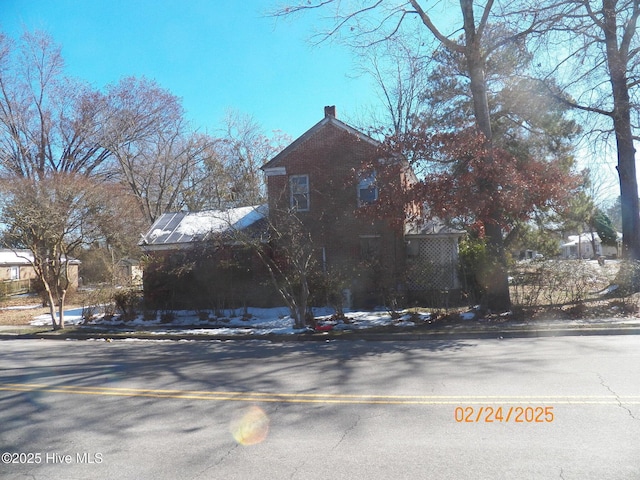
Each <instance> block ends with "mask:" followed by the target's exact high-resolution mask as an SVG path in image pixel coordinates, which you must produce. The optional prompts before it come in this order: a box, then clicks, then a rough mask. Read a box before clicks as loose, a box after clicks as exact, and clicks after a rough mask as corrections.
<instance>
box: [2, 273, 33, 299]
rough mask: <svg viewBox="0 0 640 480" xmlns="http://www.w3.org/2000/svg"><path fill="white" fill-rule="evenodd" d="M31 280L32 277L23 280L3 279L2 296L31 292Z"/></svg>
mask: <svg viewBox="0 0 640 480" xmlns="http://www.w3.org/2000/svg"><path fill="white" fill-rule="evenodd" d="M31 282H32V279H30V278H25V279H22V280H3V281H2V282H0V297H8V296H10V295H20V294H23V293H29V292H30V291H31V286H32V285H31Z"/></svg>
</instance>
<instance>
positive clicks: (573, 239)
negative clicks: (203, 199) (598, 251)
mask: <svg viewBox="0 0 640 480" xmlns="http://www.w3.org/2000/svg"><path fill="white" fill-rule="evenodd" d="M592 235H593V240H594V241H595V242H596V243H597V244H600V243H601V241H600V236H599V235H598V234H597V233H596V232H593V233H582V234H580V235H568V236H567V242H566V243H563V244H562V245H560V246H561V247H571V246H574V245H578V244H579V243H590V242H591V238H592V237H591V236H592ZM616 237H617V240H618V241H619V242H620V241H622V234H621V233H620V232H616Z"/></svg>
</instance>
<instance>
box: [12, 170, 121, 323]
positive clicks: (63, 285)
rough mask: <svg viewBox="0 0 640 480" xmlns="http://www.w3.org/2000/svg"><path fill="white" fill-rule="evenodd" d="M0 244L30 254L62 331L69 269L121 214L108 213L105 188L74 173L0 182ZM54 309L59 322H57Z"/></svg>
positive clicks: (109, 211) (107, 192)
mask: <svg viewBox="0 0 640 480" xmlns="http://www.w3.org/2000/svg"><path fill="white" fill-rule="evenodd" d="M1 186H2V188H3V191H4V193H5V195H4V197H3V199H2V200H3V201H2V205H1V207H2V213H3V221H4V223H5V231H4V235H3V241H4V243H6V244H10V245H13V246H15V247H20V248H26V249H29V250H30V251H31V253H32V257H30V258H28V260H29V261H30V263H31V265H32V266H33V269H34V271H35V272H36V274H37V276H38V279H39V280H40V281H41V283H42V286H43V288H44V291H45V294H46V298H47V303H48V305H49V309H50V314H51V321H52V325H53V328H54V329H56V330H58V329H61V328H64V326H65V324H64V307H65V299H66V295H67V292H68V291H69V287H70V284H71V280H72V279H71V276H70V272H69V265H70V261H71V258H72V256H73V255H74V254H75V253H76V252H77V251H78V249H79V248H81V247H82V246H85V245H88V244H89V243H91V242H93V241H95V240H97V239H99V238H104V235H105V228H107V227H108V226H109V225H111V226H113V225H114V219H117V218H120V219H121V218H122V217H120V216H119V215H120V212H119V211H118V210H116V209H114V208H110V206H111V205H113V204H112V203H110V202H108V201H107V197H108V196H109V195H111V192H110V191H109V190H108V189H105V188H104V185H103V184H97V183H95V182H92V181H91V180H89V179H87V178H86V177H85V176H82V175H79V174H72V173H55V174H52V175H50V176H48V177H46V178H42V179H33V178H25V179H12V180H11V181H3V182H2V185H1ZM56 307H57V310H58V312H57V316H56Z"/></svg>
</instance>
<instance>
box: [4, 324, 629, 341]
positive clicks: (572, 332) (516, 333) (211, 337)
mask: <svg viewBox="0 0 640 480" xmlns="http://www.w3.org/2000/svg"><path fill="white" fill-rule="evenodd" d="M594 335H640V326H636V325H615V326H611V325H607V324H595V325H594V324H592V325H589V326H575V327H510V328H499V327H489V328H479V327H476V328H464V327H462V328H461V327H458V326H456V327H448V328H438V329H433V330H426V331H398V332H366V331H358V330H347V331H339V332H322V333H312V332H310V333H299V334H286V335H285V334H266V335H255V334H248V335H243V334H239V335H215V334H191V333H183V332H181V333H175V334H174V333H166V334H154V333H153V332H151V331H144V332H132V331H117V330H115V331H103V332H98V331H93V332H83V331H73V332H53V331H50V332H38V333H1V334H0V340H45V339H46V340H106V341H109V340H127V339H131V340H155V341H158V340H170V341H258V340H262V341H269V342H309V341H315V342H326V341H332V340H335V341H340V340H362V341H415V340H447V339H449V340H456V339H464V340H468V339H474V338H477V339H489V338H498V339H509V338H536V337H540V338H542V337H564V336H594Z"/></svg>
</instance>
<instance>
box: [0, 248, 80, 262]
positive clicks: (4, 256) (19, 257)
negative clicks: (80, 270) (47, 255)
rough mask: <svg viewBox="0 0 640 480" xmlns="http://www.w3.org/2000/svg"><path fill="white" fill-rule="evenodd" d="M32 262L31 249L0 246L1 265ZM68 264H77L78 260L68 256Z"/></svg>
mask: <svg viewBox="0 0 640 480" xmlns="http://www.w3.org/2000/svg"><path fill="white" fill-rule="evenodd" d="M31 262H33V253H31V250H26V249H16V250H12V249H10V248H0V265H3V266H19V265H31ZM69 264H70V265H79V264H80V260H78V259H76V258H70V260H69Z"/></svg>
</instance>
